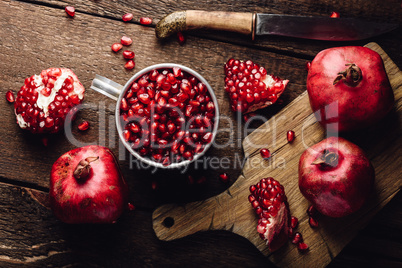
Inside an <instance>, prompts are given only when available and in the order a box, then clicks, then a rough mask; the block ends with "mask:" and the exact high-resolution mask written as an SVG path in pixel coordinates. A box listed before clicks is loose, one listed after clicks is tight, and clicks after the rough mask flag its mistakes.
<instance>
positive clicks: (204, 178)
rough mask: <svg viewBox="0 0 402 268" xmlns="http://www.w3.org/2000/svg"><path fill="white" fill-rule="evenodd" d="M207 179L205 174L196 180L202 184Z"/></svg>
mask: <svg viewBox="0 0 402 268" xmlns="http://www.w3.org/2000/svg"><path fill="white" fill-rule="evenodd" d="M206 181H207V178H206V177H205V176H201V177H200V178H199V179H198V180H197V184H204V183H205V182H206Z"/></svg>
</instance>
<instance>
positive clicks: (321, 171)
mask: <svg viewBox="0 0 402 268" xmlns="http://www.w3.org/2000/svg"><path fill="white" fill-rule="evenodd" d="M373 183H374V168H373V166H372V165H371V163H370V160H369V159H368V158H367V157H366V155H365V154H364V152H363V151H362V149H360V148H359V147H358V146H357V145H355V144H353V143H351V142H349V141H347V140H345V139H343V138H337V137H330V138H327V139H325V140H323V141H321V142H319V143H317V144H315V145H313V146H311V147H310V148H308V149H307V150H306V151H304V153H303V154H302V155H301V157H300V161H299V188H300V191H301V193H302V194H303V195H304V197H305V198H306V199H307V200H309V201H310V202H311V203H312V204H313V205H314V206H315V208H316V209H317V210H318V211H319V212H321V213H322V214H324V215H327V216H330V217H343V216H346V215H349V214H351V213H353V212H355V211H357V210H358V209H359V208H360V207H361V206H362V205H363V203H364V202H365V201H366V199H367V198H368V196H369V194H370V191H371V189H372V187H373Z"/></svg>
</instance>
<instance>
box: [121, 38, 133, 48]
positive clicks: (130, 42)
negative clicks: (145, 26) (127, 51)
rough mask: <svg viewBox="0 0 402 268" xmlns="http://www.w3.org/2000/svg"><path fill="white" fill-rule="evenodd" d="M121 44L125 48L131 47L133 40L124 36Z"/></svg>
mask: <svg viewBox="0 0 402 268" xmlns="http://www.w3.org/2000/svg"><path fill="white" fill-rule="evenodd" d="M120 43H121V44H122V45H124V46H129V45H131V44H132V43H133V40H132V39H131V38H130V37H128V36H125V35H124V36H123V37H122V38H121V40H120Z"/></svg>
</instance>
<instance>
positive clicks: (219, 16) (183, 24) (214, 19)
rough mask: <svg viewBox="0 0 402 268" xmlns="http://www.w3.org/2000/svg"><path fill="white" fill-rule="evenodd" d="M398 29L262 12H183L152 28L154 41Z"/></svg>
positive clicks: (361, 35) (354, 35) (356, 36)
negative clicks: (200, 35)
mask: <svg viewBox="0 0 402 268" xmlns="http://www.w3.org/2000/svg"><path fill="white" fill-rule="evenodd" d="M397 27H398V25H397V24H388V23H376V22H369V21H363V20H360V19H355V18H331V17H329V16H328V17H314V16H293V15H278V14H264V13H241V12H224V11H202V10H186V11H176V12H173V13H171V14H169V15H167V16H166V17H164V18H163V19H161V20H160V21H159V22H158V24H157V25H156V27H155V33H156V37H157V38H166V37H168V36H170V35H172V34H174V33H177V32H181V31H185V30H194V29H211V30H222V31H230V32H237V33H240V34H246V35H251V38H252V40H254V37H255V36H256V35H282V36H289V37H297V38H306V39H316V40H330V41H353V40H361V39H367V38H370V37H373V36H377V35H380V34H383V33H386V32H389V31H392V30H394V29H396V28H397Z"/></svg>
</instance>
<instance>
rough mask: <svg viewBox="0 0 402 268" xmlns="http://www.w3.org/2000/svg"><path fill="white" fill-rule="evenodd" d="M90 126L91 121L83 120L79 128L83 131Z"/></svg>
mask: <svg viewBox="0 0 402 268" xmlns="http://www.w3.org/2000/svg"><path fill="white" fill-rule="evenodd" d="M88 128H89V122H88V121H83V122H82V123H81V124H79V125H78V129H79V130H81V131H85V130H87V129H88Z"/></svg>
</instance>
